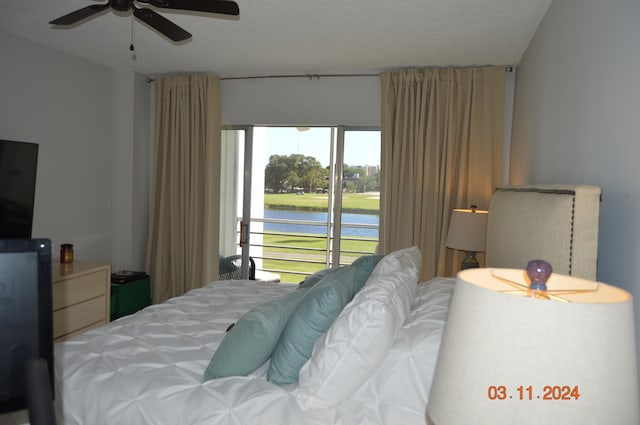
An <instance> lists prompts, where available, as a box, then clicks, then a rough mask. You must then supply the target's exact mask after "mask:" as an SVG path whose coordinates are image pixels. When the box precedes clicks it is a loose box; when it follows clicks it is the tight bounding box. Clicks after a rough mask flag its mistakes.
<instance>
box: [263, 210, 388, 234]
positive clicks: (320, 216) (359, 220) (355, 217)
mask: <svg viewBox="0 0 640 425" xmlns="http://www.w3.org/2000/svg"><path fill="white" fill-rule="evenodd" d="M264 218H271V219H279V220H300V221H319V222H322V223H325V224H319V225H307V224H281V223H264V229H265V230H272V231H276V232H286V233H311V234H320V235H324V234H326V232H327V225H326V222H327V213H326V212H315V211H290V210H274V209H265V210H264ZM347 223H349V224H370V225H376V226H378V225H379V223H380V218H379V217H378V215H374V214H347V213H343V214H342V224H343V226H342V236H357V237H368V238H378V229H361V228H353V227H346V226H345V224H347Z"/></svg>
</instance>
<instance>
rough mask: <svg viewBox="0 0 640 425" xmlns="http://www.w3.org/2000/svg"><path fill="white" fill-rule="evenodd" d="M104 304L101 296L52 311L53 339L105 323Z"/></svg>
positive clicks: (104, 300)
mask: <svg viewBox="0 0 640 425" xmlns="http://www.w3.org/2000/svg"><path fill="white" fill-rule="evenodd" d="M105 303H106V299H105V297H104V296H101V297H98V298H94V299H92V300H89V301H85V302H82V303H79V304H75V305H72V306H69V307H65V308H61V309H59V310H56V311H54V312H53V337H54V338H59V337H61V336H64V335H67V334H70V333H72V332H76V331H78V330H80V329H85V328H87V327H90V326H92V325H97V324H102V323H106V321H105V313H104V311H105V310H104V306H105Z"/></svg>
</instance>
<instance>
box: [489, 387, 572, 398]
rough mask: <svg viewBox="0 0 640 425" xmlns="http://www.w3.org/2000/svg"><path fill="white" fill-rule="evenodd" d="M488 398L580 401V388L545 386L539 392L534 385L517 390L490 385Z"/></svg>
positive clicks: (516, 388) (517, 388)
mask: <svg viewBox="0 0 640 425" xmlns="http://www.w3.org/2000/svg"><path fill="white" fill-rule="evenodd" d="M487 397H488V398H489V400H578V399H579V398H580V388H579V386H578V385H573V386H571V385H545V386H544V387H542V389H540V390H538V389H536V388H534V387H533V386H532V385H529V386H524V385H520V386H518V387H515V388H509V387H507V386H505V385H490V386H489V387H487Z"/></svg>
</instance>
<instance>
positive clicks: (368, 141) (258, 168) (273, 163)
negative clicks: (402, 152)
mask: <svg viewBox="0 0 640 425" xmlns="http://www.w3.org/2000/svg"><path fill="white" fill-rule="evenodd" d="M379 164H380V135H379V131H378V130H377V129H362V128H348V127H238V128H232V129H227V130H224V132H223V168H222V175H223V178H222V181H223V183H222V184H223V186H222V190H221V193H222V198H223V199H222V203H221V211H222V214H221V241H220V245H221V251H222V252H224V253H225V254H224V255H228V253H230V252H234V253H242V254H243V257H244V259H245V267H247V268H248V262H249V257H251V260H253V262H254V264H255V267H256V269H257V276H256V277H257V278H258V279H264V280H280V281H282V282H290V283H297V282H300V281H301V280H303V279H304V278H305V277H306V276H307V275H308V274H310V273H313V272H314V271H317V270H320V269H323V268H326V267H329V266H339V265H344V264H349V263H351V262H352V261H353V260H354V259H355V258H357V257H358V256H360V255H364V254H366V253H372V252H374V251H375V248H376V246H377V241H378V231H377V229H378V211H379V178H378V175H379V171H380V167H379Z"/></svg>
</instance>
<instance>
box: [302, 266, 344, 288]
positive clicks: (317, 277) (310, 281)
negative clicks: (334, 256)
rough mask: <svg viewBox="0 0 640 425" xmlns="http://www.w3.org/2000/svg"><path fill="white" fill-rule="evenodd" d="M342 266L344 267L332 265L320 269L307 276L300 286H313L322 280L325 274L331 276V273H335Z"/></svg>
mask: <svg viewBox="0 0 640 425" xmlns="http://www.w3.org/2000/svg"><path fill="white" fill-rule="evenodd" d="M342 268H343V267H331V268H328V269H322V270H319V271H317V272H315V273H314V274H312V275H309V276H307V278H306V279H305V280H303V281H302V282H301V283H300V285H299V286H298V288H311V287H312V286H313V285H315V284H316V283H318V282H320V281H321V280H322V278H324V277H325V276H329V275H330V274H333V273H335V272H337V271H338V270H341V269H342Z"/></svg>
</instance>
